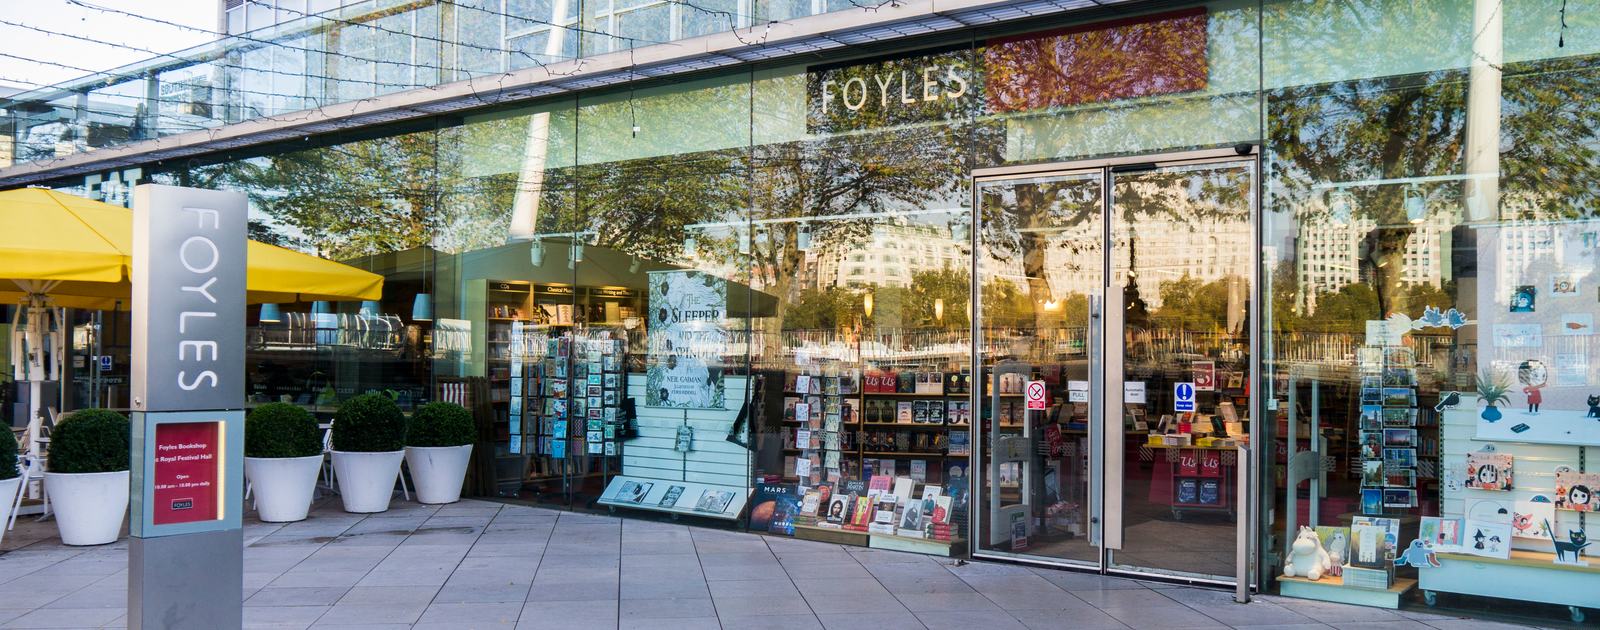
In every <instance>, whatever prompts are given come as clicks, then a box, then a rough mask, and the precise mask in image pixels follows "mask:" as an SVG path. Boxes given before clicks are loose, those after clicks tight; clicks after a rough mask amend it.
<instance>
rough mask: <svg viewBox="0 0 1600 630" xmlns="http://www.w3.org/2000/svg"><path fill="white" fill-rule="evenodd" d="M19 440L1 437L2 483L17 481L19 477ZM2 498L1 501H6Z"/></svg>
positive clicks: (0, 468) (0, 461)
mask: <svg viewBox="0 0 1600 630" xmlns="http://www.w3.org/2000/svg"><path fill="white" fill-rule="evenodd" d="M19 474H21V473H18V472H17V440H16V439H15V438H12V437H11V436H10V435H6V436H0V481H5V480H7V479H16V478H17V475H19ZM6 499H7V498H6V497H0V501H4V500H6Z"/></svg>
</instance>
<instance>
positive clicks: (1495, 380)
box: [1478, 370, 1511, 422]
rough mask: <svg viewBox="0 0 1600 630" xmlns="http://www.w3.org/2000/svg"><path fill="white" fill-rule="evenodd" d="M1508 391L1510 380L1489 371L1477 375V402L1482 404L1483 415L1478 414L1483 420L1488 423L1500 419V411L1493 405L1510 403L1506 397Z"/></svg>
mask: <svg viewBox="0 0 1600 630" xmlns="http://www.w3.org/2000/svg"><path fill="white" fill-rule="evenodd" d="M1508 391H1511V381H1510V379H1507V378H1505V377H1504V376H1501V375H1499V374H1496V373H1494V372H1493V371H1490V370H1483V371H1481V372H1479V373H1478V400H1479V401H1480V402H1482V403H1483V404H1484V408H1483V413H1482V414H1480V415H1481V416H1482V417H1483V419H1484V420H1488V421H1489V422H1497V421H1499V420H1500V418H1501V417H1502V416H1501V414H1500V409H1499V408H1497V407H1495V405H1496V404H1497V403H1508V402H1511V398H1510V397H1509V396H1506V392H1508Z"/></svg>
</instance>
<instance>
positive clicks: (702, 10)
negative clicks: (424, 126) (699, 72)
mask: <svg viewBox="0 0 1600 630" xmlns="http://www.w3.org/2000/svg"><path fill="white" fill-rule="evenodd" d="M575 1H576V0H575ZM848 1H849V2H851V4H852V5H854V6H859V7H863V8H876V7H877V6H882V5H873V4H862V3H861V0H848ZM67 2H68V3H70V4H72V5H75V6H78V7H81V8H84V9H88V10H92V11H97V12H100V13H103V14H110V15H115V16H119V17H125V18H130V19H135V20H139V21H142V22H146V23H150V24H155V25H160V26H163V27H167V28H176V29H181V30H185V31H189V32H195V33H200V34H203V35H207V36H212V37H217V38H219V40H224V41H228V42H230V43H232V44H234V45H231V46H225V47H215V50H204V49H200V50H199V51H198V52H196V51H194V50H191V51H187V52H180V53H172V52H163V51H159V50H155V49H151V48H148V47H145V46H139V45H135V44H129V43H124V42H113V41H102V40H98V39H93V38H90V37H86V36H83V35H78V34H74V33H67V32H62V31H57V30H51V29H48V28H43V27H39V26H34V25H31V24H26V23H23V22H19V21H15V20H8V19H0V26H4V27H10V28H16V29H24V30H29V31H33V32H37V33H40V34H43V35H45V36H47V37H49V38H63V39H69V40H76V41H82V42H88V43H93V44H98V45H102V46H108V47H111V48H117V49H121V50H127V51H132V52H137V53H140V54H143V55H148V56H150V58H151V59H155V60H161V61H163V62H171V63H165V64H163V65H155V66H146V67H145V68H143V69H140V70H136V71H133V72H115V71H110V70H95V69H92V68H86V67H82V66H76V65H72V64H66V63H62V62H59V61H54V60H50V59H43V58H39V57H33V56H27V55H20V54H16V53H13V52H0V58H6V59H12V60H15V61H19V62H24V63H31V64H37V65H42V66H48V67H53V68H60V69H65V70H71V71H73V72H80V73H83V77H82V78H80V79H77V80H75V81H71V82H66V83H61V84H55V85H47V84H42V83H37V82H33V81H28V80H22V79H14V78H10V77H4V76H0V81H4V82H6V83H10V84H13V85H16V86H19V87H22V88H25V92H24V93H23V94H22V95H20V96H22V99H16V98H13V100H12V102H11V108H12V109H13V110H14V111H6V113H8V114H12V115H15V116H24V117H25V116H27V115H28V112H27V110H28V109H29V107H28V104H29V103H32V104H33V106H34V108H35V109H37V108H43V109H47V110H53V109H57V108H70V109H72V110H74V111H76V112H78V113H79V114H80V115H82V116H87V117H90V118H95V117H105V118H115V119H123V120H128V121H132V122H130V123H129V125H130V126H133V127H141V126H143V127H145V131H146V132H156V131H157V130H156V129H154V127H155V126H159V127H160V129H159V132H160V133H168V132H177V131H206V130H209V131H213V132H214V131H215V129H216V127H217V126H218V125H220V124H226V123H227V122H237V121H236V120H227V119H226V118H228V117H232V118H237V119H239V120H244V119H249V118H254V117H263V116H276V117H279V118H283V117H284V116H286V115H293V114H294V113H295V112H300V114H299V116H300V117H303V118H305V119H309V118H311V117H314V116H318V115H320V114H323V113H325V112H324V111H323V109H324V108H325V107H327V106H329V105H333V104H349V103H353V102H355V103H358V102H360V101H364V100H369V99H371V98H375V97H376V96H377V95H380V94H387V93H391V92H397V91H403V90H436V89H438V88H439V87H440V85H441V84H444V83H447V82H450V81H454V80H461V79H477V78H482V77H491V78H492V77H493V76H495V75H499V76H500V77H501V82H502V83H503V82H504V81H505V80H506V78H509V76H510V72H511V71H514V70H520V69H524V68H528V67H539V68H542V69H544V70H545V71H546V72H548V73H550V74H551V75H552V76H560V75H570V74H575V73H577V72H579V71H581V69H582V67H583V66H582V64H583V59H582V57H583V55H581V54H579V55H571V56H569V55H561V54H548V53H549V51H546V52H545V53H531V52H529V51H527V50H521V49H518V48H516V47H514V46H510V45H505V46H489V45H484V44H482V43H474V42H472V41H463V39H464V38H445V37H438V36H431V35H428V34H425V33H421V32H416V30H418V29H412V30H402V29H400V28H395V26H397V25H395V24H393V23H392V21H391V22H389V23H385V21H384V18H385V17H388V16H390V15H404V14H405V13H389V14H386V15H379V16H375V17H371V18H370V19H350V18H345V17H338V16H337V11H336V10H335V11H328V12H323V13H309V12H302V11H296V10H293V9H285V8H281V7H273V6H272V5H270V4H268V3H266V2H262V1H261V0H245V2H247V3H249V4H252V5H257V6H263V7H271V8H273V9H274V10H277V11H282V12H284V13H287V14H290V15H293V16H296V19H297V20H298V19H304V21H306V22H311V21H313V20H317V21H320V22H323V23H325V24H323V25H321V26H320V27H313V28H302V29H299V30H296V31H295V32H294V33H292V34H289V35H285V36H282V37H270V38H269V37H261V36H257V34H259V33H260V31H252V33H250V34H233V35H229V34H226V33H220V32H217V31H213V30H210V29H205V28H201V27H197V26H192V25H188V24H182V23H179V22H174V21H171V20H164V19H161V18H156V17H152V16H147V15H140V14H138V13H133V12H129V11H124V10H121V9H117V8H114V7H107V6H102V5H98V4H94V3H91V2H88V1H86V0H67ZM657 2H660V3H663V4H666V5H676V6H681V7H684V8H685V9H687V10H689V11H693V12H696V13H699V14H703V15H708V16H717V17H723V18H726V19H727V20H728V25H727V26H728V28H729V30H730V31H733V32H734V33H735V36H736V37H738V38H739V41H740V42H741V43H744V44H746V45H761V44H764V43H765V38H766V35H767V34H769V33H770V32H771V27H772V26H773V25H774V24H780V23H781V22H780V21H776V20H773V21H767V22H766V27H767V30H766V33H763V35H762V36H761V38H759V39H746V38H745V37H744V36H743V35H741V34H740V33H739V32H738V30H739V29H740V28H743V27H752V26H759V25H760V20H758V19H757V18H756V17H754V16H751V15H748V14H744V13H740V12H738V11H732V10H728V9H723V8H710V7H704V6H700V5H697V4H695V3H693V2H690V1H688V0H657ZM432 4H433V5H434V6H439V7H450V8H451V9H453V10H455V11H458V12H466V11H471V12H477V13H482V14H485V15H487V16H490V17H491V18H492V19H495V20H498V21H501V22H502V23H503V24H516V25H518V26H520V27H522V28H523V29H526V31H530V32H531V31H535V30H539V29H541V28H547V29H549V30H550V31H551V32H554V31H556V30H557V29H559V30H562V31H566V32H568V33H571V34H572V35H573V36H576V37H582V36H588V37H593V38H597V39H598V38H604V41H606V42H609V43H610V45H611V46H612V47H621V48H626V49H627V50H628V51H629V52H630V59H631V52H632V50H633V49H634V48H637V47H638V46H641V45H662V44H666V45H673V42H670V41H660V40H655V39H648V38H642V37H634V36H628V35H621V34H616V33H611V32H606V31H602V30H595V29H592V28H587V27H585V26H583V25H582V24H580V23H578V22H581V21H582V20H581V19H572V20H570V21H571V22H572V23H563V22H562V21H561V18H562V17H563V16H552V17H553V18H555V20H545V19H541V18H538V17H534V16H528V15H518V14H513V13H509V12H505V11H499V10H495V9H493V8H487V7H483V6H475V5H473V4H471V3H466V2H459V1H457V0H433V3H432ZM630 9H637V7H630ZM414 10H416V9H414V8H413V9H408V11H414ZM622 12H623V11H622V10H618V11H617V12H616V13H618V14H620V13H622ZM580 13H581V11H580ZM591 17H593V16H591ZM351 29H361V30H360V31H353V30H351ZM336 30H338V31H343V32H345V33H349V32H363V33H366V34H370V35H373V36H376V37H399V38H403V41H409V42H415V43H427V44H429V45H434V46H438V47H439V49H438V50H439V54H438V55H437V57H435V59H445V58H446V55H445V51H455V52H456V54H457V55H458V57H459V56H461V55H462V54H463V53H467V52H469V51H471V52H472V53H473V54H478V53H481V54H482V55H481V56H482V57H483V58H485V59H497V60H499V64H497V65H500V64H503V66H504V67H496V68H493V69H475V68H472V67H469V66H470V64H465V63H456V64H448V63H443V62H436V63H428V62H426V61H421V60H419V59H417V58H410V57H408V56H396V57H390V58H376V57H369V56H364V55H362V54H358V53H357V52H356V51H349V50H340V49H337V47H330V48H326V49H324V48H313V47H307V46H304V45H297V43H300V42H304V41H306V40H307V38H308V37H316V36H320V35H323V34H325V33H328V32H330V31H336ZM508 30H509V29H508ZM746 34H748V33H746ZM502 35H509V33H506V34H502ZM347 39H354V38H347ZM507 39H509V37H507ZM578 47H579V48H583V47H584V45H583V43H581V42H580V43H579V44H578ZM266 49H272V50H281V51H285V52H288V53H293V54H295V55H305V56H304V57H299V58H294V57H291V61H290V62H288V65H287V66H284V65H279V66H276V67H275V66H274V65H273V62H272V61H271V60H270V59H271V58H269V60H268V61H267V62H265V63H252V62H254V61H256V60H252V59H250V58H249V54H250V52H251V51H255V50H266ZM377 50H379V49H378V47H377V46H376V45H374V46H371V47H369V48H368V49H367V50H366V51H364V52H367V53H368V54H373V53H374V52H375V51H377ZM313 56H314V57H313ZM313 59H316V60H319V61H321V62H322V63H321V64H320V65H319V67H321V68H323V69H324V71H325V72H326V71H327V70H326V69H328V68H334V69H336V70H334V71H332V72H329V73H327V74H323V73H319V72H316V71H314V70H313V63H312V60H313ZM571 61H575V62H577V63H576V65H570V64H569V66H565V67H564V69H561V70H557V69H554V68H552V67H551V64H552V63H556V62H571ZM629 63H630V64H632V63H633V62H632V61H631V60H630V62H629ZM196 68H199V69H200V72H206V71H207V69H208V68H209V69H210V70H211V71H217V72H221V73H222V77H204V76H203V75H197V74H196V71H195V69H196ZM339 68H354V69H358V70H359V71H360V72H359V75H358V74H357V73H342V72H339V71H338V70H337V69H339ZM185 72H187V73H188V74H187V75H184V76H179V77H178V78H177V79H176V80H173V79H169V78H167V77H166V76H163V75H183V73H185ZM230 75H231V76H230ZM335 75H337V76H335ZM250 76H258V77H262V78H263V79H264V80H262V81H260V82H258V83H248V84H246V82H247V78H248V77H250ZM632 76H634V75H632V74H630V77H632ZM273 77H283V78H282V79H276V78H273ZM408 78H409V80H408ZM152 80H153V81H156V82H158V83H159V84H160V85H159V86H157V88H156V89H146V86H145V84H146V82H148V81H152ZM208 80H210V81H217V82H218V83H221V84H220V85H217V84H209V83H207V81H208ZM129 83H133V84H135V85H137V86H139V87H137V88H136V89H130V90H124V91H120V92H119V91H115V90H112V89H111V88H114V87H115V86H118V85H122V84H129ZM185 84H188V85H187V86H185ZM172 86H177V89H176V90H171V87H172ZM162 87H166V88H169V90H170V91H164V90H162V89H160V88H162ZM190 88H192V89H194V90H196V91H197V92H198V93H199V94H201V96H199V97H198V98H197V97H196V96H190V97H189V98H184V97H182V96H181V94H180V95H177V96H175V94H174V92H178V91H181V90H183V89H190ZM263 88H264V89H263ZM297 88H298V89H297ZM279 89H281V90H282V91H279ZM214 92H220V93H221V94H222V95H223V98H220V99H218V98H213V97H212V96H211V95H212V94H213V93H214ZM352 92H353V93H352ZM85 95H92V96H93V98H92V99H85V98H81V97H83V96H85ZM196 106H200V107H202V108H204V109H203V110H201V111H202V112H203V113H199V114H195V115H193V116H191V117H190V118H189V119H185V118H184V117H181V116H173V115H171V114H173V113H174V112H184V111H191V112H192V111H195V108H196ZM219 108H221V109H224V111H228V112H231V113H232V114H231V116H229V115H228V114H223V113H222V112H217V111H216V109H219ZM154 114H160V116H159V118H158V117H156V116H153V115H154ZM219 115H220V116H221V117H222V119H221V120H219V119H218V118H219ZM44 117H46V118H49V117H52V115H51V114H44ZM297 120H298V119H294V120H286V121H285V122H296V121H297ZM63 122H65V121H63ZM119 124H120V123H119Z"/></svg>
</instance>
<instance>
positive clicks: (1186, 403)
mask: <svg viewBox="0 0 1600 630" xmlns="http://www.w3.org/2000/svg"><path fill="white" fill-rule="evenodd" d="M1172 410H1173V411H1194V383H1178V384H1176V385H1173V386H1172Z"/></svg>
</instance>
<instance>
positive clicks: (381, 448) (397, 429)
mask: <svg viewBox="0 0 1600 630" xmlns="http://www.w3.org/2000/svg"><path fill="white" fill-rule="evenodd" d="M332 432H333V473H334V482H335V483H337V484H338V486H339V498H340V500H342V501H344V511H346V512H351V513H354V514H370V513H373V512H384V511H388V509H389V498H390V497H391V496H393V495H394V482H395V480H396V479H398V478H399V477H400V461H401V460H403V459H405V456H406V452H405V444H406V417H405V414H404V413H401V411H400V406H399V405H396V404H395V403H394V399H392V398H390V397H388V396H386V395H383V394H362V395H360V396H356V397H355V398H351V399H350V400H346V401H344V404H341V405H339V411H337V412H335V413H334V414H333V429H332Z"/></svg>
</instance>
